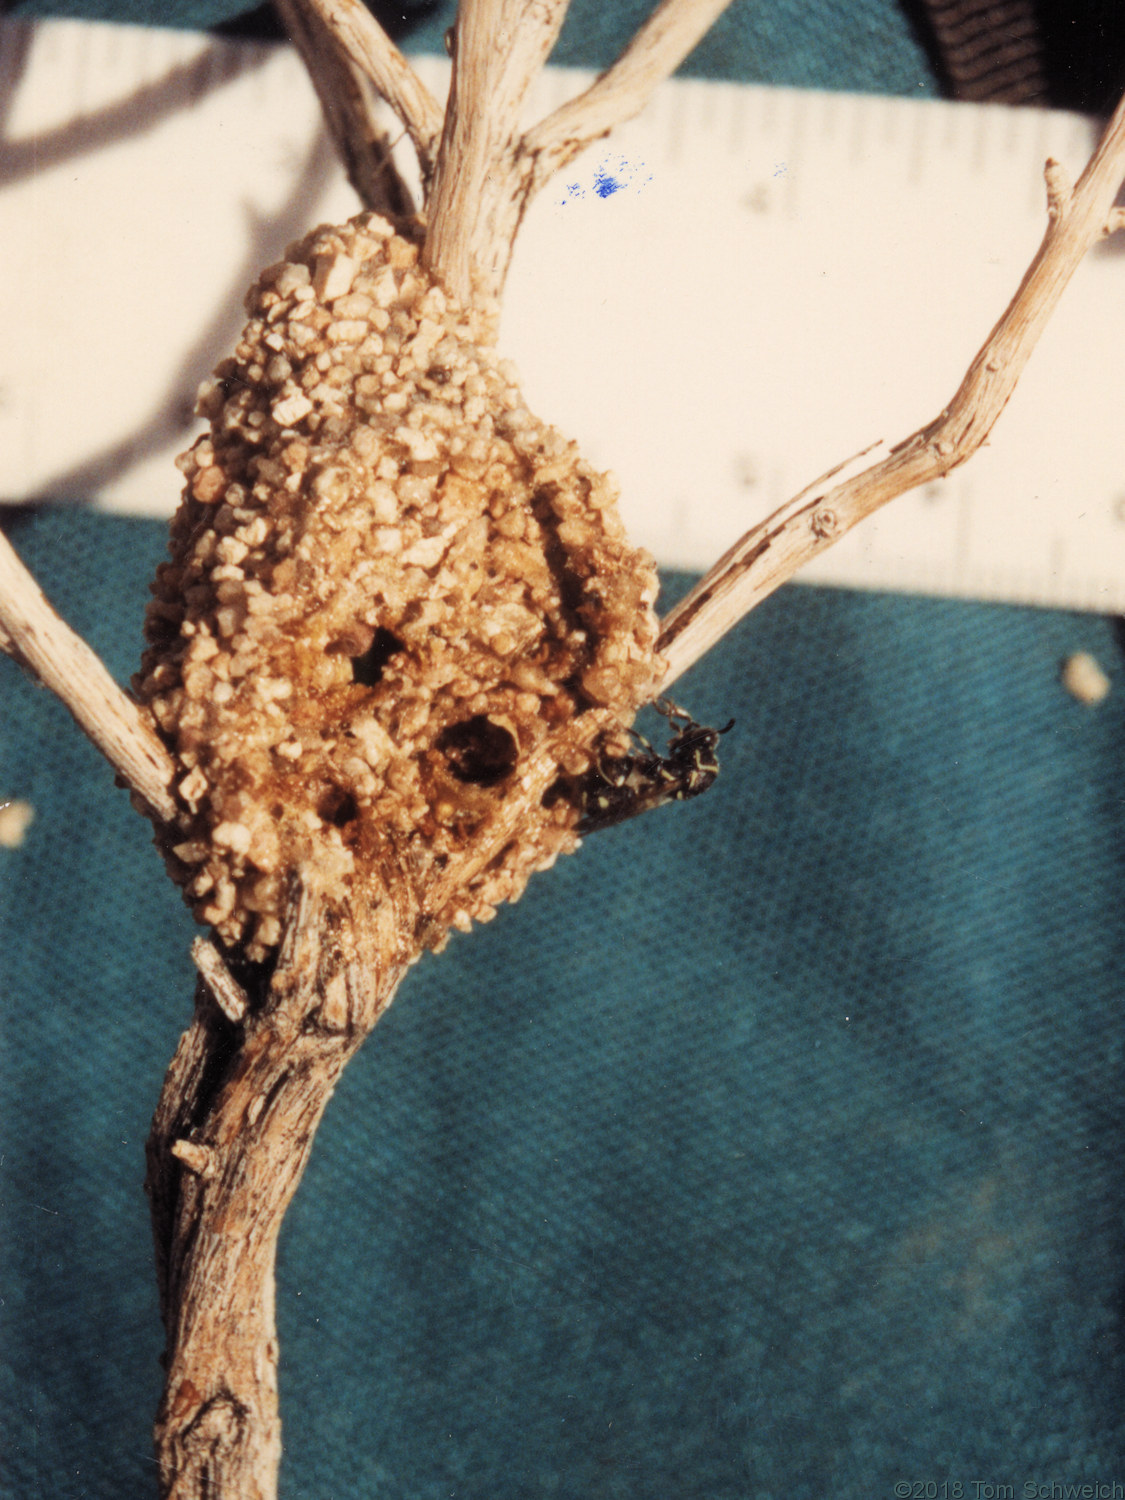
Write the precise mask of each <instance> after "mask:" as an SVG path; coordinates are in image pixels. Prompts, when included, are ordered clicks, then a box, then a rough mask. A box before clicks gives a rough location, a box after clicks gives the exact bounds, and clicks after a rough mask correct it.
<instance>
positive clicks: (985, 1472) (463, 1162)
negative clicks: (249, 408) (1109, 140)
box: [0, 0, 1125, 1500]
mask: <svg viewBox="0 0 1125 1500" xmlns="http://www.w3.org/2000/svg"><path fill="white" fill-rule="evenodd" d="M19 9H20V10H21V12H22V13H28V11H27V8H26V7H19ZM644 9H645V7H644V6H643V5H635V4H629V5H621V6H618V7H614V8H613V9H612V10H603V9H599V8H598V7H596V6H594V5H592V4H584V5H577V4H576V6H575V15H574V18H573V21H572V24H571V27H570V30H569V31H568V35H567V38H566V39H565V50H566V60H567V61H574V62H577V61H591V60H605V58H606V57H607V56H608V55H609V54H610V53H611V52H612V51H613V50H614V47H615V45H616V44H617V42H618V40H619V39H620V38H621V37H622V36H623V35H624V33H625V32H626V31H627V29H628V27H629V26H630V25H631V24H632V23H633V22H634V21H635V19H636V16H637V14H638V13H639V12H643V10H644ZM845 10H846V15H845V14H843V13H842V12H844V11H845ZM837 11H839V12H841V13H839V14H837V13H836V12H837ZM55 13H59V12H58V11H56V12H55ZM68 13H71V14H74V13H76V12H75V10H74V8H73V7H72V8H71V9H70V10H69V12H68ZM81 13H82V14H86V15H93V14H99V15H106V14H109V12H108V10H104V9H103V10H100V11H95V10H93V9H87V10H83V11H81ZM112 13H113V14H114V15H115V16H118V17H121V18H125V19H134V20H155V19H160V20H163V21H175V22H176V23H177V24H198V23H200V22H203V21H214V20H220V19H222V18H223V17H224V16H225V15H227V14H228V12H227V11H224V10H223V9H222V8H221V7H219V6H215V7H213V8H211V9H205V8H204V7H201V6H199V5H197V4H194V3H193V4H191V6H190V7H188V6H184V8H183V9H182V10H180V11H162V12H160V13H159V14H158V13H157V12H156V11H155V9H154V8H152V7H151V6H148V5H142V3H141V0H135V4H134V8H133V9H131V10H126V9H125V8H124V6H122V7H119V8H114V10H113V12H112ZM446 23H447V16H446V14H445V12H444V10H441V11H439V12H430V13H428V14H427V16H426V17H425V18H423V23H422V26H421V33H420V34H421V35H422V37H423V40H431V41H432V40H433V39H434V38H437V37H440V32H441V30H442V29H443V27H444V25H445V24H446ZM722 27H723V29H722V31H721V32H720V33H719V34H718V35H717V37H716V39H714V40H713V42H712V43H711V44H709V45H710V47H711V48H712V50H711V51H710V52H708V53H707V54H706V55H707V56H708V57H710V58H711V59H712V61H711V62H710V63H708V64H707V67H708V69H713V70H715V71H718V72H722V73H723V76H745V77H761V76H765V77H774V78H776V79H778V81H786V82H805V83H810V84H817V85H824V84H831V85H834V86H841V87H850V88H886V89H897V90H900V91H908V90H909V91H921V92H931V93H932V92H933V91H934V89H935V85H934V83H933V74H932V73H931V72H930V71H929V68H928V64H927V61H926V57H925V53H924V50H923V48H922V47H921V46H920V44H919V42H918V41H917V38H916V34H915V33H914V31H913V30H912V29H911V26H910V24H909V22H908V20H907V19H906V18H905V17H904V16H903V14H902V13H900V12H899V11H898V10H897V9H896V8H895V7H894V6H893V5H891V4H890V3H889V0H888V3H883V0H865V3H864V4H861V5H852V6H849V7H836V8H830V7H828V6H826V5H823V4H821V5H814V6H811V7H800V6H798V5H796V4H795V3H793V4H784V5H777V6H771V7H767V6H765V5H759V4H748V3H741V4H739V3H738V0H736V4H735V6H734V8H733V10H732V12H731V13H730V15H729V16H728V18H726V20H725V21H724V22H723V23H722ZM755 49H756V50H755ZM696 61H697V62H698V59H697V60H696ZM739 69H741V70H742V71H741V72H740V71H739ZM170 482H172V481H171V480H170ZM7 524H8V530H9V533H10V535H11V537H12V540H13V541H14V543H15V544H16V546H17V548H18V549H19V550H20V551H21V553H22V555H23V556H24V557H25V559H26V560H27V562H28V563H29V565H30V566H31V567H32V569H33V570H34V572H35V573H36V575H37V577H38V578H39V579H40V581H41V582H42V584H43V585H44V587H45V588H46V590H47V592H48V594H49V596H50V597H52V599H53V600H54V601H55V603H56V604H57V605H58V606H59V607H60V609H61V610H62V612H63V613H64V614H65V615H66V616H67V618H68V619H69V620H70V621H71V623H73V624H74V625H75V626H76V627H77V628H78V629H79V630H80V631H81V632H82V633H83V634H84V635H86V637H87V638H88V639H89V640H91V642H92V643H93V644H94V646H95V647H96V649H97V650H98V651H99V652H100V653H101V654H102V655H103V657H104V659H105V660H106V661H107V662H108V664H109V665H110V667H111V670H113V671H114V673H115V674H116V675H117V676H118V678H119V680H121V681H126V680H127V679H128V676H129V674H130V672H131V671H132V670H133V669H134V667H135V663H136V659H137V655H138V653H139V649H140V622H141V616H142V613H143V608H144V602H145V597H146V586H147V581H148V579H149V577H150V576H151V574H152V571H153V569H154V567H155V565H156V563H157V561H158V560H159V558H160V556H161V553H162V550H163V528H162V527H160V526H158V525H156V524H154V523H149V522H134V521H126V520H122V519H114V518H108V517H105V516H94V515H91V514H89V513H83V512H81V511H77V510H64V509H49V508H45V509H42V510H40V511H38V512H33V513H29V512H22V513H16V514H14V515H13V516H11V517H10V518H9V521H8V523H7ZM686 583H687V580H685V579H683V578H676V577H673V578H669V579H667V580H666V584H667V591H668V597H673V596H674V595H675V594H676V593H677V592H678V591H680V590H682V588H683V587H684V586H685V585H686ZM1120 646H1121V635H1120V632H1119V628H1118V625H1117V622H1115V621H1111V620H1105V619H1100V618H1097V617H1093V616H1079V615H1072V614H1068V613H1065V612H1045V611H1035V610H1023V609H1014V608H1005V607H999V606H986V605H974V604H965V603H951V602H944V601H935V600H923V599H907V598H900V597H895V596H891V595H873V594H862V593H848V592H842V591H834V590H818V589H809V588H801V587H793V588H788V589H786V590H783V591H782V592H781V593H780V594H779V595H777V596H775V597H774V598H773V599H771V600H770V601H769V602H767V604H766V605H764V606H763V607H762V608H761V609H760V610H758V611H757V612H756V613H755V614H754V615H753V616H752V617H751V618H750V619H749V620H747V621H746V622H745V623H744V624H743V626H742V627H741V628H740V629H739V630H738V631H737V632H736V633H735V634H734V635H733V636H732V637H731V638H729V639H728V640H727V641H726V642H725V643H724V644H723V645H722V646H721V647H720V648H719V649H718V650H716V651H715V652H714V653H713V654H712V655H711V656H710V657H709V658H708V660H707V661H706V662H705V663H704V664H703V665H702V666H700V667H699V668H697V669H696V670H695V671H694V672H693V673H692V674H691V675H690V677H689V678H687V679H685V680H684V682H683V683H682V685H681V687H680V688H678V689H677V695H678V696H679V697H681V699H682V700H683V701H684V702H685V703H686V704H687V705H688V706H690V708H691V710H692V711H693V713H694V714H695V715H696V717H697V718H699V719H701V720H702V721H704V722H708V723H723V722H725V721H726V720H727V719H728V718H729V717H731V716H732V715H733V716H734V717H735V718H736V720H737V723H736V726H735V728H734V730H732V732H731V733H730V734H729V735H727V736H726V737H725V738H724V740H723V742H722V759H723V773H722V776H721V777H720V779H719V782H718V784H717V786H716V787H715V789H714V790H713V791H712V792H710V793H709V794H708V795H707V796H706V797H704V798H702V799H701V800H700V801H698V802H696V803H693V804H691V805H690V806H686V807H679V808H671V809H668V810H666V811H663V812H661V813H658V814H655V815H653V816H652V817H646V818H643V819H640V820H637V821H636V822H635V823H632V824H627V825H623V826H622V827H620V828H618V829H614V830H609V831H607V832H605V833H603V834H599V835H597V836H594V837H591V838H590V839H589V840H588V841H587V844H586V846H585V848H584V849H583V850H582V851H581V852H580V853H579V855H578V856H577V857H575V858H573V859H568V860H564V861H561V862H560V864H559V865H558V866H557V867H556V868H555V869H554V870H553V871H551V872H550V873H549V874H547V875H544V876H540V877H538V878H537V879H536V880H535V881H533V882H532V884H531V885H530V887H529V889H528V891H527V894H526V895H525V897H524V899H523V901H522V902H521V903H520V904H519V905H518V906H516V907H514V908H511V909H508V910H505V911H502V912H501V914H500V916H499V917H498V919H497V920H496V921H495V922H494V923H493V924H492V925H491V926H490V927H487V928H483V929H480V930H478V931H475V932H474V933H473V934H472V935H470V936H467V937H457V938H455V939H454V941H453V942H452V943H451V945H450V947H449V949H448V950H447V951H446V953H445V954H443V955H441V956H440V957H438V958H428V959H427V960H425V961H424V962H423V963H422V964H420V965H419V966H418V967H417V968H416V969H415V970H414V971H413V972H412V973H411V974H410V976H409V977H408V979H407V981H406V983H405V984H404V986H403V989H402V992H401V994H400V996H399V998H398V1000H397V1001H396V1004H395V1006H394V1007H393V1008H392V1010H391V1012H390V1013H389V1014H388V1016H387V1017H386V1019H385V1020H384V1021H383V1022H382V1023H381V1024H380V1026H379V1027H378V1029H377V1031H376V1033H375V1034H374V1036H373V1037H372V1039H371V1041H370V1042H369V1043H368V1044H367V1046H366V1047H365V1049H364V1050H363V1052H362V1053H361V1054H360V1056H359V1057H358V1059H357V1060H356V1061H355V1063H354V1064H353V1065H352V1067H351V1068H350V1069H349V1071H348V1073H347V1074H346V1076H345V1078H344V1081H343V1083H342V1085H341V1087H340V1089H339V1091H338V1093H337V1096H336V1098H335V1099H334V1101H333V1103H332V1105H331V1107H330V1109H329V1112H328V1115H327V1117H326V1120H325V1123H324V1126H323V1128H322V1131H321V1134H320V1137H319V1139H318V1142H317V1145H316V1148H315V1151H314V1153H313V1158H312V1162H311V1165H310V1168H309V1171H308V1174H307V1177H306V1180H305V1182H304V1184H303V1185H302V1188H301V1190H300V1192H299V1194H298V1196H297V1199H296V1201H295V1203H294V1206H293V1209H292V1210H291V1213H290V1216H289V1219H288V1221H287V1223H286V1227H285V1230H284V1233H283V1237H282V1242H281V1247H280V1266H279V1299H278V1316H279V1323H280V1333H281V1342H282V1362H281V1384H282V1401H283V1417H284V1422H285V1437H286V1455H285V1461H284V1467H283V1474H282V1494H283V1496H284V1497H285V1500H298V1497H299V1500H330V1497H344V1496H348V1497H352V1496H358V1497H371V1500H404V1497H409V1500H446V1497H451V1496H456V1497H459V1500H525V1497H539V1496H554V1497H559V1500H655V1497H660V1500H663V1497H668V1500H820V1497H832V1500H882V1497H883V1496H888V1497H889V1496H891V1495H903V1494H912V1495H919V1496H922V1495H927V1494H928V1495H933V1496H942V1497H946V1496H948V1497H953V1500H958V1497H962V1496H963V1497H965V1500H975V1497H979V1496H986V1495H997V1494H1000V1493H1003V1492H1002V1491H1000V1490H999V1489H998V1488H995V1487H998V1486H1001V1485H1010V1486H1012V1490H1011V1492H1010V1493H1011V1494H1012V1495H1014V1496H1021V1497H1030V1496H1032V1495H1034V1496H1040V1495H1043V1496H1046V1495H1051V1494H1053V1493H1059V1494H1061V1493H1063V1491H1061V1490H1060V1491H1054V1492H1052V1491H1051V1490H1050V1488H1049V1486H1051V1485H1052V1484H1059V1485H1065V1484H1071V1485H1081V1484H1083V1483H1088V1484H1094V1485H1099V1484H1100V1485H1107V1486H1112V1485H1113V1484H1114V1483H1115V1482H1116V1483H1117V1484H1118V1485H1121V1486H1125V1414H1123V1409H1122V1397H1123V1395H1125V1382H1123V1379H1122V1373H1123V1372H1122V1360H1123V1349H1122V1322H1121V1312H1122V1308H1121V1298H1122V1282H1123V1271H1125V1256H1123V1253H1122V1229H1121V1218H1122V1215H1121V1209H1122V1201H1121V1200H1122V1196H1123V1185H1122V1177H1121V1168H1120V1162H1121V1159H1122V1146H1123V1136H1125V1122H1123V1119H1122V1109H1123V1107H1122V1057H1123V1047H1125V1028H1123V1025H1122V1017H1121V999H1122V960H1123V956H1125V955H1123V947H1125V927H1123V923H1122V919H1121V897H1120V892H1121V886H1122V881H1121V866H1122V860H1123V857H1125V842H1123V833H1125V796H1123V792H1122V774H1121V768H1122V764H1123V752H1125V674H1123V672H1122V666H1121V659H1120V657H1121V653H1120ZM1076 650H1089V651H1092V652H1093V653H1094V654H1095V655H1096V656H1097V657H1098V659H1099V660H1100V661H1101V662H1102V664H1103V666H1105V667H1106V668H1107V669H1108V670H1109V672H1110V675H1111V678H1112V681H1113V691H1112V692H1111V695H1110V697H1109V698H1108V700H1107V701H1106V702H1105V703H1104V704H1103V705H1102V706H1101V707H1099V708H1097V709H1089V708H1085V707H1083V706H1082V705H1080V704H1078V703H1077V702H1075V701H1074V700H1073V699H1072V698H1070V697H1069V696H1068V695H1067V694H1066V693H1065V692H1064V691H1063V690H1062V688H1061V686H1060V684H1059V681H1058V671H1059V664H1060V662H1061V660H1062V659H1063V658H1064V657H1065V656H1066V655H1068V654H1069V653H1071V652H1073V651H1076ZM0 793H2V794H3V795H5V796H19V797H26V798H27V799H28V800H30V801H31V802H32V803H33V804H34V806H35V808H36V810H37V820H36V822H35V824H34V825H33V826H32V828H31V830H30V832H29V835H28V838H27V840H26V842H25V844H24V846H23V847H22V848H21V849H19V850H14V851H11V850H0V1005H2V1007H3V1010H2V1018H3V1030H2V1049H3V1050H2V1053H0V1066H2V1069H3V1073H2V1090H3V1100H4V1104H3V1111H2V1120H0V1132H2V1139H0V1191H2V1193H3V1205H2V1209H3V1235H2V1240H0V1295H2V1298H3V1310H2V1311H3V1319H4V1323H3V1332H2V1335H0V1379H2V1381H3V1385H2V1388H0V1423H2V1429H0V1446H2V1451H3V1470H2V1474H0V1495H3V1496H4V1497H5V1500H7V1497H9V1496H10V1497H12V1500H15V1497H20V1500H28V1497H34V1500H39V1497H47V1496H50V1497H51V1500H70V1497H75V1500H77V1497H89V1500H109V1497H114V1500H122V1497H132V1496H137V1497H143V1496H147V1495H150V1494H152V1493H154V1485H155V1478H154V1465H153V1460H152V1458H151V1452H150V1443H149V1423H150V1418H151V1413H152V1410H153V1408H154V1406H155V1402H156V1398H157V1393H158V1389H159V1379H160V1377H159V1370H158V1368H157V1362H156V1356H157V1353H158V1351H159V1347H160V1343H161V1332H160V1329H159V1324H158V1318H157V1312H156V1296H155V1288H154V1285H153V1276H152V1266H151V1252H150V1245H149V1237H148V1224H147V1216H146V1207H145V1203H144V1199H143V1195H142V1193H141V1186H140V1185H141V1179H142V1175H143V1142H144V1137H145V1133H146V1131H147V1125H148V1118H149V1115H150V1113H151V1110H152V1107H153V1104H154V1102H155V1099H156V1095H157V1092H158V1089H159V1086H160V1081H161V1077H162V1074H163V1070H164V1068H165V1066H166V1065H167V1062H168V1060H169V1058H170V1057H171V1053H172V1050H173V1048H174V1045H175V1042H176V1039H177V1036H178V1034H179V1032H180V1030H181V1029H182V1027H183V1026H184V1025H185V1024H186V1022H187V1019H188V1017H189V1014H190V996H191V987H192V975H191V965H190V962H189V959H188V954H187V950H188V944H189V942H190V939H191V936H192V932H193V928H192V924H191V921H190V919H189V917H188V915H187V913H186V912H185V910H184V909H183V908H182V907H181V905H180V903H179V900H178V897H177V895H176V893H175V892H174V891H173V889H172V888H171V886H170V885H169V884H168V882H167V881H166V879H165V877H164V875H163V872H162V869H161V866H160V863H159V861H158V859H157V858H156V856H155V854H154V853H153V851H152V849H151V848H150V847H149V841H148V838H147V834H146V827H145V825H144V824H143V823H142V821H141V820H140V819H138V818H137V817H136V816H135V815H134V814H133V813H132V812H131V811H130V809H129V807H128V802H127V798H126V796H125V794H124V793H122V792H121V791H118V790H115V789H114V788H113V786H112V782H111V778H110V777H109V775H108V774H107V773H106V771H105V769H104V766H103V764H102V762H101V761H100V759H99V757H98V756H97V754H96V753H95V752H94V751H93V750H92V749H91V748H90V747H89V746H88V745H87V744H86V742H85V741H84V740H83V739H82V738H81V736H80V735H79V734H78V733H77V731H75V730H74V728H73V726H72V725H71V723H70V721H69V719H68V717H67V715H66V714H65V712H64V711H63V710H62V709H61V708H59V706H58V705H57V704H56V703H55V702H54V701H53V699H51V698H50V697H49V696H48V695H47V694H46V693H44V692H42V691H40V690H38V689H36V688H34V687H33V686H32V685H31V684H30V683H29V682H28V681H27V680H26V679H24V678H23V677H21V675H20V674H19V672H18V671H17V670H16V669H15V668H14V667H13V666H12V665H11V663H10V662H8V661H6V660H0ZM915 1483H918V1484H920V1485H926V1484H929V1485H931V1486H934V1488H930V1489H929V1490H926V1489H917V1488H914V1487H913V1486H914V1484H915ZM903 1485H906V1486H907V1487H908V1488H905V1489H904V1488H902V1486H903ZM896 1486H897V1487H896ZM988 1486H993V1487H994V1488H993V1489H991V1490H990V1489H988V1488H987V1487H988ZM1029 1486H1030V1487H1031V1488H1028V1487H1029ZM958 1487H959V1488H958ZM1040 1487H1042V1488H1040ZM1075 1493H1080V1491H1075ZM1092 1493H1095V1494H1105V1495H1110V1494H1119V1493H1122V1490H1120V1489H1119V1490H1117V1491H1114V1490H1112V1489H1105V1490H1102V1491H1098V1490H1095V1491H1093V1492H1092Z"/></svg>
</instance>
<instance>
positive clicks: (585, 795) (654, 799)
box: [578, 698, 734, 833]
mask: <svg viewBox="0 0 1125 1500" xmlns="http://www.w3.org/2000/svg"><path fill="white" fill-rule="evenodd" d="M653 706H654V707H655V708H657V709H659V711H660V712H661V713H662V714H663V715H664V717H665V718H666V719H667V720H668V723H669V724H670V725H671V727H672V729H673V730H674V733H673V735H672V737H671V739H670V740H669V741H668V753H667V755H660V754H658V753H657V751H656V750H655V749H654V748H653V747H652V745H650V744H649V742H648V740H646V739H644V738H643V737H642V736H641V735H639V734H637V733H636V732H635V731H630V733H631V734H632V735H633V738H634V740H636V742H637V745H638V746H639V749H637V750H636V751H634V752H633V753H632V754H630V755H607V756H603V757H602V759H601V760H600V761H599V762H598V763H597V765H595V766H592V767H591V768H590V770H589V771H587V772H586V774H585V776H583V777H582V779H581V781H580V783H579V790H580V796H581V805H582V817H581V819H580V821H579V823H578V832H579V833H594V832H596V830H597V829H599V828H612V827H613V825H614V824H615V823H624V822H625V821H626V819H628V818H635V817H636V816H637V814H638V813H643V812H648V810H649V809H650V808H652V807H660V806H662V804H663V803H665V802H686V801H687V799H688V798H689V797H698V796H699V794H700V793H701V792H705V791H706V790H707V788H708V787H709V786H710V785H711V784H712V782H713V781H714V780H715V777H716V776H717V775H718V774H719V760H718V756H717V755H716V754H715V752H716V750H717V749H718V745H719V736H720V735H721V734H726V732H727V730H728V729H730V728H731V726H732V725H733V724H734V720H733V719H732V720H731V721H730V724H727V725H726V726H725V727H724V728H722V729H708V728H706V727H705V726H704V725H703V724H697V723H696V722H695V720H694V719H693V718H692V716H691V715H690V714H689V713H685V712H684V710H683V709H682V708H677V706H676V705H675V704H674V703H672V702H671V701H670V700H669V699H667V698H658V699H657V700H656V702H655V704H654V705H653Z"/></svg>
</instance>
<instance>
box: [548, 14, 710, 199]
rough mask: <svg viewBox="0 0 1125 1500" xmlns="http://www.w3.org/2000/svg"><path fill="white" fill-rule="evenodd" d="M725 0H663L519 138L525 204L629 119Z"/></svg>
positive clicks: (699, 37) (696, 40)
mask: <svg viewBox="0 0 1125 1500" xmlns="http://www.w3.org/2000/svg"><path fill="white" fill-rule="evenodd" d="M729 4H730V0H663V4H661V5H659V6H657V8H656V10H655V11H654V12H653V13H652V15H651V16H650V17H649V19H648V20H647V21H646V22H645V24H644V25H643V26H642V27H641V28H640V30H639V31H638V32H637V34H636V35H635V36H634V37H633V39H632V41H631V42H630V43H629V45H628V46H627V47H626V48H625V51H624V52H623V53H622V54H621V56H620V57H619V58H618V59H617V61H616V62H615V63H614V64H613V65H612V66H611V67H609V68H607V69H606V70H605V72H604V73H602V74H601V75H600V76H599V77H598V78H597V79H596V80H595V81H594V82H593V83H592V84H591V85H590V87H589V88H588V89H586V90H585V92H584V93H581V94H579V95H578V97H577V98H575V99H570V100H568V101H567V103H566V104H564V105H562V106H561V107H560V108H559V109H557V110H555V112H554V114H551V115H548V116H547V118H546V119H545V120H542V121H540V123H539V124H538V125H535V126H533V127H532V128H531V129H530V130H529V131H528V132H527V134H526V135H525V136H524V138H523V140H522V142H521V143H520V149H519V154H520V160H521V165H523V166H524V167H525V170H526V169H527V168H528V167H529V168H530V177H529V179H527V180H526V181H525V187H524V192H525V194H526V197H525V200H524V201H525V204H526V203H527V202H529V201H530V199H531V197H532V196H533V195H534V194H535V193H536V192H538V191H539V189H540V188H541V187H542V186H543V184H544V183H545V182H546V181H547V180H548V178H550V177H551V176H552V175H553V174H554V173H555V172H558V171H560V170H561V169H562V168H563V167H565V166H566V165H567V164H568V163H569V162H571V161H573V160H574V158H575V157H576V156H577V155H578V154H579V152H580V151H583V150H585V148H586V147H587V146H588V145H590V143H591V142H592V141H596V140H597V139H598V138H599V137H600V136H603V135H608V133H609V132H610V131H611V130H613V129H614V128H615V127H616V126H618V125H622V124H624V122H625V121H626V120H631V119H632V118H633V117H634V116H635V115H638V114H640V112H641V110H642V109H643V108H644V107H645V105H646V104H647V103H648V101H649V99H650V98H651V97H652V92H653V90H654V89H655V88H656V86H657V84H659V83H662V82H663V81H664V80H665V79H666V78H669V77H670V76H671V75H672V74H673V73H674V72H675V71H676V69H677V68H678V67H679V66H680V64H681V63H682V62H683V60H684V58H685V57H687V55H688V53H689V52H691V50H692V49H693V48H694V47H695V46H696V45H697V44H698V43H699V42H700V41H701V40H702V38H703V37H704V36H705V35H706V33H707V31H708V30H709V29H710V28H711V26H712V25H713V24H714V23H715V21H716V20H717V19H718V17H719V16H720V15H721V14H722V13H723V11H724V10H726V8H727V7H728V5H729Z"/></svg>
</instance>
